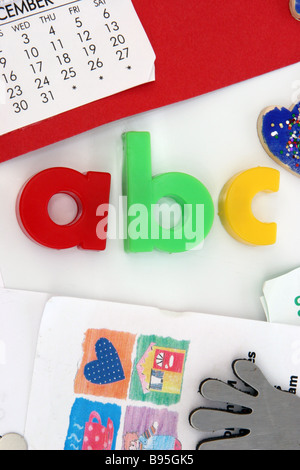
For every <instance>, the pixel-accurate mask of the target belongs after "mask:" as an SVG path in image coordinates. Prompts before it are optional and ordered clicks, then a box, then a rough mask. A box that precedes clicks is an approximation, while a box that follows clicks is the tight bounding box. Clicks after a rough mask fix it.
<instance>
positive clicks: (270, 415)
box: [190, 360, 300, 450]
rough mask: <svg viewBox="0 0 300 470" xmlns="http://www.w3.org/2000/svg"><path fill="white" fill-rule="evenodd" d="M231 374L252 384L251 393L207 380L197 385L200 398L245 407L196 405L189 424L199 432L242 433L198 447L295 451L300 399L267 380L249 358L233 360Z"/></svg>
mask: <svg viewBox="0 0 300 470" xmlns="http://www.w3.org/2000/svg"><path fill="white" fill-rule="evenodd" d="M233 371H234V373H235V375H236V376H237V377H238V378H239V379H241V380H242V381H243V382H244V383H246V384H247V385H249V386H250V387H252V388H253V389H254V390H255V391H256V393H255V394H254V395H252V394H249V393H245V392H242V391H240V390H238V389H236V388H234V387H233V386H231V385H228V384H226V383H224V382H222V381H220V380H216V379H207V380H205V381H204V382H203V383H202V384H201V385H200V393H201V394H202V396H203V397H205V398H207V399H209V400H213V401H218V402H225V403H230V404H235V405H239V406H242V407H245V408H246V409H247V410H246V411H245V410H244V409H243V411H242V412H232V411H226V410H218V409H212V408H199V409H196V410H194V411H193V412H192V413H191V415H190V423H191V425H192V426H193V427H194V428H195V429H197V430H199V431H203V432H214V431H218V430H225V429H230V428H234V429H242V430H244V431H245V432H243V434H242V435H238V436H235V437H224V436H222V437H217V438H212V439H205V440H203V441H202V442H200V443H199V446H198V449H199V450H296V449H297V450H299V449H300V398H299V397H298V396H296V395H294V394H292V393H289V392H283V391H281V390H278V389H277V388H275V387H273V386H272V385H270V384H269V383H268V381H267V380H266V378H265V377H264V375H263V374H262V372H261V371H260V369H259V368H258V367H257V365H256V364H254V363H253V362H251V361H247V360H237V361H235V362H234V363H233Z"/></svg>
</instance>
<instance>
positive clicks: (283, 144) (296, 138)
mask: <svg viewBox="0 0 300 470" xmlns="http://www.w3.org/2000/svg"><path fill="white" fill-rule="evenodd" d="M258 134H259V138H260V141H261V143H262V145H263V147H264V149H265V150H266V152H267V153H268V154H269V155H270V157H271V158H272V159H273V160H275V161H276V162H277V163H279V164H280V165H281V166H283V167H284V168H285V169H286V170H288V171H290V172H292V173H293V174H295V175H297V176H300V103H297V104H296V105H295V106H294V107H293V109H292V110H289V109H286V108H278V107H272V108H267V109H266V110H264V111H263V112H262V113H261V115H260V117H259V119H258Z"/></svg>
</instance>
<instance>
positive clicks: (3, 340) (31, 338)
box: [0, 289, 50, 435]
mask: <svg viewBox="0 0 300 470" xmlns="http://www.w3.org/2000/svg"><path fill="white" fill-rule="evenodd" d="M49 298H50V296H49V295H47V294H43V293H36V292H25V291H18V290H9V289H0V435H3V434H6V433H8V432H15V433H20V434H23V433H24V427H25V417H26V412H27V405H28V398H29V392H30V385H31V378H32V373H33V365H34V359H35V353H36V344H37V338H38V332H39V326H40V321H41V318H42V313H43V310H44V307H45V304H46V302H47V300H48V299H49Z"/></svg>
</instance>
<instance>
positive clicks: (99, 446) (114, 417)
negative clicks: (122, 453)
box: [65, 398, 121, 450]
mask: <svg viewBox="0 0 300 470" xmlns="http://www.w3.org/2000/svg"><path fill="white" fill-rule="evenodd" d="M120 417H121V408H120V407H119V406H117V405H111V404H103V403H97V402H92V401H89V400H86V399H84V398H77V399H76V400H75V403H74V405H73V407H72V410H71V414H70V422H69V429H68V434H67V437H66V440H65V450H112V449H114V448H115V444H116V437H117V432H118V429H119V426H120Z"/></svg>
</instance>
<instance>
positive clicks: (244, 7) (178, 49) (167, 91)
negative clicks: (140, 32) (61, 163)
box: [0, 0, 300, 161]
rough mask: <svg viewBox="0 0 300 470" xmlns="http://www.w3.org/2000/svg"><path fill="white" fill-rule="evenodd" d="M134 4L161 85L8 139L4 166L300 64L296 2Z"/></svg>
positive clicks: (2, 148) (2, 151)
mask: <svg viewBox="0 0 300 470" xmlns="http://www.w3.org/2000/svg"><path fill="white" fill-rule="evenodd" d="M133 4H134V6H135V9H136V11H137V14H138V16H139V18H140V20H141V22H142V24H143V26H144V29H145V31H146V33H147V35H148V37H149V39H150V42H151V44H152V47H153V49H154V52H155V54H156V81H155V82H151V83H148V84H145V85H141V86H138V87H136V88H133V89H130V90H127V91H124V92H122V93H119V94H117V95H114V96H110V97H108V98H104V99H101V100H98V101H95V102H93V103H90V104H87V105H85V106H81V107H80V108H76V109H74V110H71V111H68V112H65V113H63V114H60V115H58V116H55V117H53V118H50V119H46V120H44V121H41V122H38V123H36V124H32V125H30V126H27V127H25V128H22V129H20V130H16V131H13V132H10V133H8V134H5V135H3V136H1V137H0V161H4V160H8V159H10V158H13V157H15V156H18V155H21V154H24V153H26V152H29V151H32V150H35V149H38V148H41V147H44V146H46V145H48V144H52V143H54V142H57V141H60V140H63V139H66V138H68V137H71V136H73V135H76V134H79V133H82V132H85V131H87V130H90V129H92V128H95V127H98V126H101V125H102V124H105V123H108V122H111V121H115V120H118V119H121V118H124V117H126V116H130V115H134V114H138V113H141V112H144V111H148V110H150V109H153V108H159V107H161V106H165V105H169V104H171V103H175V102H178V101H182V100H186V99H189V98H192V97H195V96H198V95H201V94H204V93H207V92H210V91H213V90H216V89H219V88H222V87H226V86H228V85H232V84H234V83H237V82H240V81H243V80H246V79H249V78H252V77H255V76H258V75H261V74H264V73H267V72H270V71H272V70H275V69H278V68H281V67H285V66H287V65H291V64H293V63H296V62H298V61H299V57H300V56H299V44H298V40H297V38H298V37H299V34H300V24H299V22H297V21H296V20H295V19H294V18H293V17H292V15H291V14H290V11H289V2H288V0H251V1H248V2H245V1H240V0H229V1H224V0H212V1H207V0H188V1H187V2H184V1H183V0H172V1H171V0H151V1H145V0H133ZM2 118H3V117H2Z"/></svg>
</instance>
